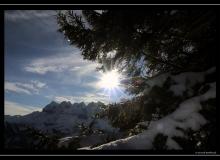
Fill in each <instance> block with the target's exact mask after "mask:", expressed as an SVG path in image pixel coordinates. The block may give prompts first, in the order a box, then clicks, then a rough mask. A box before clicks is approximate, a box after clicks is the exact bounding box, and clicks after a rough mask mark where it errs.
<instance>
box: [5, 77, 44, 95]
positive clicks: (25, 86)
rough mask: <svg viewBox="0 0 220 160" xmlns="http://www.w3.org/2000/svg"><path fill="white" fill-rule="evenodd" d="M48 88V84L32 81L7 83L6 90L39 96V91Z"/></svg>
mask: <svg viewBox="0 0 220 160" xmlns="http://www.w3.org/2000/svg"><path fill="white" fill-rule="evenodd" d="M45 87H46V83H43V82H40V81H37V80H32V81H30V83H20V82H9V81H6V82H5V90H6V91H10V92H16V93H26V94H29V95H31V94H38V93H39V90H40V89H42V88H45Z"/></svg>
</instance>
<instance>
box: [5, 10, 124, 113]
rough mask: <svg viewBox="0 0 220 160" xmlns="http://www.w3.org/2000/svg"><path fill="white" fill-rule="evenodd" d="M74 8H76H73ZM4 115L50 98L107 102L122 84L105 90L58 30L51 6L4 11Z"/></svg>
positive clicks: (39, 105) (34, 106) (35, 107)
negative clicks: (115, 88) (43, 8)
mask: <svg viewBox="0 0 220 160" xmlns="http://www.w3.org/2000/svg"><path fill="white" fill-rule="evenodd" d="M76 12H79V11H76ZM4 25H5V30H4V32H5V33H4V34H5V50H4V54H5V85H4V86H5V103H4V106H5V107H4V110H5V115H24V114H28V113H31V112H33V111H41V109H42V108H43V107H44V106H46V105H47V104H49V103H50V102H51V101H56V102H62V101H71V102H72V103H75V102H76V103H78V102H82V101H83V102H85V103H88V102H92V101H93V102H97V101H101V102H103V103H106V104H107V103H113V102H118V101H120V99H121V98H126V97H127V95H126V93H125V92H124V89H123V88H120V89H119V90H117V91H116V92H114V93H111V94H109V93H106V91H105V89H103V88H100V86H99V85H97V84H98V82H99V81H100V77H101V75H102V73H100V72H99V71H96V67H97V66H98V64H97V63H95V62H90V61H87V60H83V57H82V56H81V54H80V53H81V51H80V50H79V49H78V48H76V47H74V46H70V45H69V44H68V40H67V39H65V38H64V36H63V34H62V33H60V32H58V31H57V30H58V24H57V22H56V12H55V11H52V10H10V11H5V24H4Z"/></svg>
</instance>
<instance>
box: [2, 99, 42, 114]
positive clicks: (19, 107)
mask: <svg viewBox="0 0 220 160" xmlns="http://www.w3.org/2000/svg"><path fill="white" fill-rule="evenodd" d="M41 110H42V109H41V108H39V107H33V106H28V105H23V104H19V103H16V102H11V101H5V107H4V113H5V115H25V114H29V113H32V112H34V111H41Z"/></svg>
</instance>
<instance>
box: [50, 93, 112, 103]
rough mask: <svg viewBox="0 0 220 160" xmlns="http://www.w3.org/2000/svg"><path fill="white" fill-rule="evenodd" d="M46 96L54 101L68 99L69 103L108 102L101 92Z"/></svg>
mask: <svg viewBox="0 0 220 160" xmlns="http://www.w3.org/2000/svg"><path fill="white" fill-rule="evenodd" d="M47 98H50V99H52V100H54V101H56V102H59V103H60V102H63V101H70V102H71V103H79V102H84V103H90V102H98V101H100V102H103V103H106V104H107V103H108V101H109V100H108V96H106V95H104V94H101V93H87V94H85V95H84V96H55V97H52V96H48V97H47Z"/></svg>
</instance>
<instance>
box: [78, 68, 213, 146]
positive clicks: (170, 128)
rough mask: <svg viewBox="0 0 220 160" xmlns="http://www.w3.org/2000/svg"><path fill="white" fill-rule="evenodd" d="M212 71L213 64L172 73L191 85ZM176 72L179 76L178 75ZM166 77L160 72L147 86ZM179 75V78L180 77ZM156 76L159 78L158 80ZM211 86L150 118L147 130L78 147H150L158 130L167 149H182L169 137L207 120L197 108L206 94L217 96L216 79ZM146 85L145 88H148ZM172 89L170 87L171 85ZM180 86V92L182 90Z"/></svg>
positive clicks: (199, 107) (199, 125)
mask: <svg viewBox="0 0 220 160" xmlns="http://www.w3.org/2000/svg"><path fill="white" fill-rule="evenodd" d="M214 71H215V68H214V69H213V68H212V69H210V70H208V71H206V72H199V73H194V74H193V73H192V72H188V73H183V74H180V75H177V76H173V77H172V79H174V80H175V82H176V83H177V84H179V83H180V84H181V85H182V84H183V85H184V84H186V81H188V84H189V85H190V86H193V85H194V84H195V83H197V82H202V81H204V76H205V75H206V74H210V73H212V72H214ZM178 76H179V77H178ZM167 77H168V74H165V75H163V76H158V77H157V78H156V81H154V82H152V80H151V82H150V85H149V86H150V88H152V86H153V85H160V86H161V85H162V82H163V83H164V82H165V79H166V78H167ZM180 77H181V78H180ZM159 80H161V82H160V83H158V82H159ZM209 86H210V89H209V90H208V91H207V92H206V93H204V94H203V95H200V96H195V97H192V98H189V99H187V100H185V101H183V102H182V103H181V104H180V105H179V107H178V108H177V109H176V110H175V111H174V112H173V113H171V114H170V115H168V116H165V117H164V118H162V119H160V120H157V121H153V122H151V123H150V125H149V128H148V130H145V131H144V132H142V133H140V134H138V135H134V136H131V137H128V138H125V139H119V140H116V141H113V142H110V143H107V144H103V145H100V146H98V147H95V148H89V147H87V148H80V149H92V150H110V149H111V150H117V149H152V147H153V144H152V143H153V140H154V138H155V136H156V135H157V134H159V133H162V134H164V135H166V136H168V138H167V142H166V145H167V147H168V149H182V148H181V147H180V146H179V145H178V143H177V142H176V141H175V140H173V139H172V137H174V136H177V137H185V135H184V133H183V132H182V131H181V130H180V129H177V127H178V128H181V129H184V130H186V129H192V130H194V131H196V130H198V129H199V128H200V127H201V126H202V125H204V124H206V123H207V120H206V119H205V118H204V117H203V116H202V115H201V114H200V113H198V111H200V110H201V108H202V107H201V104H200V103H201V102H202V101H206V100H208V99H209V98H215V97H216V82H214V83H210V84H209ZM150 88H148V89H147V90H148V91H149V89H150ZM177 88H183V86H181V87H180V86H179V87H176V88H175V89H177ZM171 89H172V88H171ZM175 89H173V90H174V91H175ZM184 89H185V88H183V89H182V90H181V92H182V91H183V90H184ZM176 94H180V92H176Z"/></svg>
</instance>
